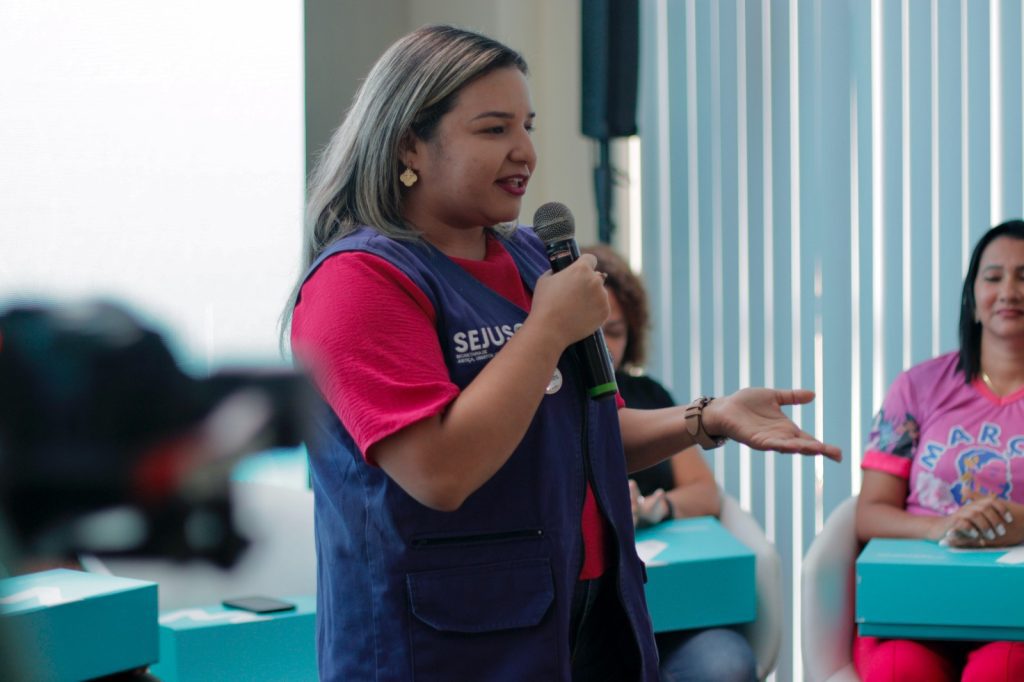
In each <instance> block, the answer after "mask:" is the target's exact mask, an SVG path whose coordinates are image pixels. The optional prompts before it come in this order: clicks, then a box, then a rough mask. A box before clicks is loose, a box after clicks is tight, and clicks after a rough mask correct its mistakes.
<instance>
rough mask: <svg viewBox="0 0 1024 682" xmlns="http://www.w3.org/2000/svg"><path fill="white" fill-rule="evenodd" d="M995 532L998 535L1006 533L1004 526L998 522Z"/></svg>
mask: <svg viewBox="0 0 1024 682" xmlns="http://www.w3.org/2000/svg"><path fill="white" fill-rule="evenodd" d="M996 532H997V533H999V534H1000V535H1006V526H1004V525H1003V524H1001V523H1000V524H999V525H998V526H996Z"/></svg>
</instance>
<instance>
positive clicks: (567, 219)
mask: <svg viewBox="0 0 1024 682" xmlns="http://www.w3.org/2000/svg"><path fill="white" fill-rule="evenodd" d="M533 231H534V232H536V233H537V236H538V237H540V240H541V241H542V242H544V243H545V244H550V243H552V242H558V241H562V240H563V239H572V238H573V237H575V236H576V220H575V218H573V217H572V211H570V210H569V207H568V206H566V205H565V204H561V203H559V202H557V201H549V202H548V203H546V204H544V205H543V206H541V207H540V208H538V209H537V210H536V212H534V214H533Z"/></svg>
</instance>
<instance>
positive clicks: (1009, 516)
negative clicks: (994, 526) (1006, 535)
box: [1003, 512, 1013, 523]
mask: <svg viewBox="0 0 1024 682" xmlns="http://www.w3.org/2000/svg"><path fill="white" fill-rule="evenodd" d="M1003 518H1004V519H1006V522H1007V523H1013V514H1011V513H1010V512H1006V513H1005V514H1003Z"/></svg>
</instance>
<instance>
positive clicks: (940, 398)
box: [854, 220, 1024, 682]
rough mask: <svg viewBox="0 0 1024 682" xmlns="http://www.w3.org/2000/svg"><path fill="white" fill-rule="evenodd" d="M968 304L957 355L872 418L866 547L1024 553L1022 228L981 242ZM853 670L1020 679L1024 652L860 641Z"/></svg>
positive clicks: (864, 511) (861, 509) (904, 679)
mask: <svg viewBox="0 0 1024 682" xmlns="http://www.w3.org/2000/svg"><path fill="white" fill-rule="evenodd" d="M961 301H962V303H961V309H960V350H959V352H951V353H947V354H945V355H940V356H939V357H937V358H933V359H931V360H928V361H926V362H923V363H921V364H919V365H916V366H914V367H912V368H910V369H908V370H907V371H905V372H903V373H902V374H900V375H899V376H898V377H897V378H896V381H895V382H893V385H892V386H891V387H890V389H889V393H888V394H887V395H886V397H885V402H884V403H883V405H882V409H881V410H880V411H879V413H878V415H877V416H876V417H875V422H874V425H873V426H872V432H871V437H870V441H869V443H868V446H867V451H866V452H865V454H864V462H863V465H862V467H863V469H864V479H863V484H862V486H861V492H860V497H859V499H858V503H857V537H858V539H859V540H860V541H861V542H867V541H868V540H870V539H871V538H874V537H890V538H928V539H931V540H935V541H937V542H940V543H942V544H946V545H950V546H957V547H999V546H1007V545H1014V544H1018V543H1021V542H1024V222H1022V221H1020V220H1012V221H1009V222H1006V223H1003V224H1001V225H998V226H997V227H994V228H992V229H991V230H989V231H988V232H987V233H985V235H984V236H982V238H981V240H980V241H979V242H978V244H977V246H975V248H974V253H973V254H972V255H971V262H970V266H969V268H968V271H967V277H966V279H965V280H964V288H963V295H962V297H961ZM936 598H941V595H936ZM854 665H855V666H856V668H857V671H858V673H859V674H860V676H861V679H863V680H865V682H875V681H876V680H900V681H901V682H908V681H913V680H927V681H928V682H941V681H942V680H959V679H963V680H1024V642H955V641H939V640H930V641H914V640H902V639H879V638H875V637H856V639H855V642H854Z"/></svg>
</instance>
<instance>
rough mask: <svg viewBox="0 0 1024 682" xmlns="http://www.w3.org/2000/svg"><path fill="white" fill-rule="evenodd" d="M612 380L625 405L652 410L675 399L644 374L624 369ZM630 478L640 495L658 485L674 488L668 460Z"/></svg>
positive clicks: (665, 488)
mask: <svg viewBox="0 0 1024 682" xmlns="http://www.w3.org/2000/svg"><path fill="white" fill-rule="evenodd" d="M615 381H616V382H617V383H618V385H619V394H620V395H621V396H622V399H623V400H624V401H626V407H632V408H635V409H639V410H655V409H658V408H660V407H672V406H673V405H675V404H676V401H675V400H673V399H672V396H671V394H669V392H668V391H666V390H665V387H664V386H662V385H661V384H659V383H658V382H657V381H655V380H654V379H652V378H650V377H648V376H633V375H631V374H626V373H625V372H616V373H615ZM630 478H632V479H633V480H635V481H636V484H637V486H639V487H640V494H641V495H650V494H651V493H653V492H654V491H655V490H657V489H658V488H661V489H662V490H665V491H668V490H672V488H675V487H676V481H675V476H674V475H673V473H672V464H671V462H670V460H667V459H666V460H663V461H661V462H658V463H657V464H655V465H654V466H652V467H650V468H648V469H644V470H643V471H637V472H634V473H633V474H632V475H631V476H630Z"/></svg>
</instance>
